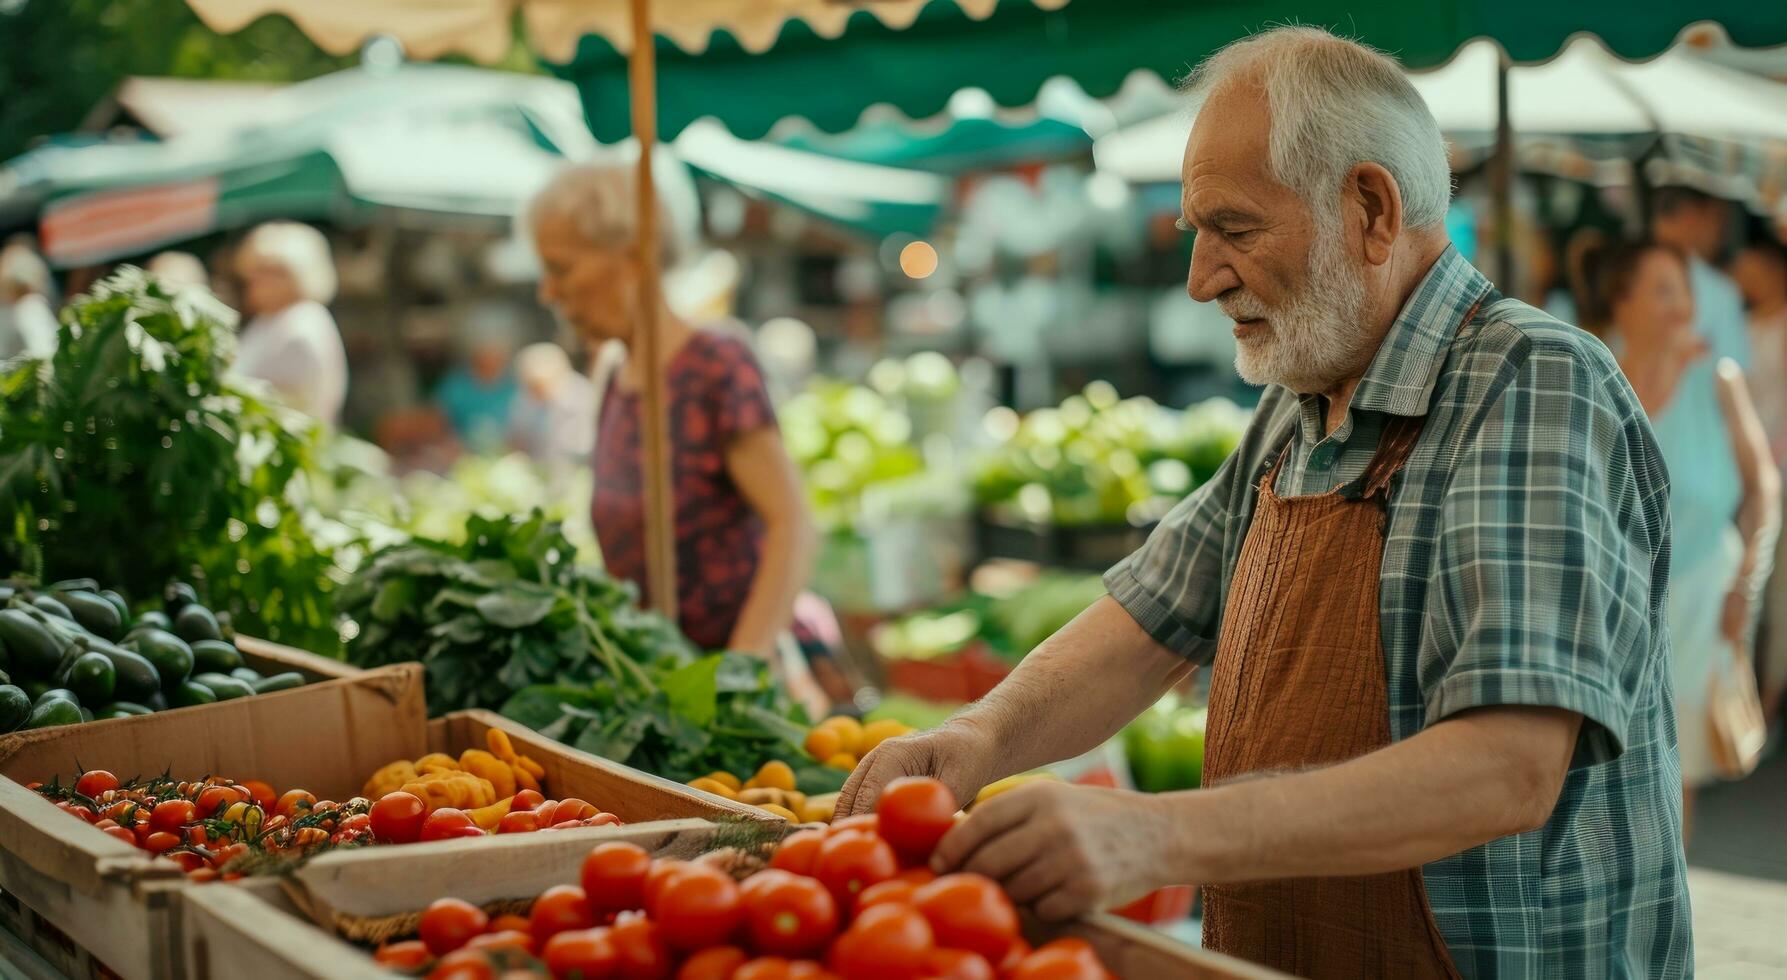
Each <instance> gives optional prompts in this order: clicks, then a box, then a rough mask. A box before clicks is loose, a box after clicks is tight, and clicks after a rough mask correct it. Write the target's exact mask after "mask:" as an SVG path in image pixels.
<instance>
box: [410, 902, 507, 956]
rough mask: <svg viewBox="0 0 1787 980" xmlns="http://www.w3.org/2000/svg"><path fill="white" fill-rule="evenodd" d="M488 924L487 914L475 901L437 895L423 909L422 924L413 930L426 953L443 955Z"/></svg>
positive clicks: (481, 930) (461, 944)
mask: <svg viewBox="0 0 1787 980" xmlns="http://www.w3.org/2000/svg"><path fill="white" fill-rule="evenodd" d="M488 925H490V916H488V915H485V914H484V910H483V909H481V908H479V907H477V906H476V905H473V904H472V903H470V902H467V901H465V900H463V899H458V898H437V899H435V900H434V901H433V902H432V903H430V904H429V906H428V908H427V909H425V910H423V912H422V925H421V926H420V927H419V928H418V929H417V930H416V932H417V934H419V935H420V936H421V937H422V942H423V943H424V944H426V945H427V946H428V951H429V952H430V953H433V954H434V955H436V956H445V955H447V954H448V953H451V952H452V951H454V950H456V949H458V948H459V947H461V946H464V945H465V944H466V942H467V941H468V940H470V939H471V938H472V937H473V936H476V935H477V934H478V933H481V932H483V931H484V927H485V926H488Z"/></svg>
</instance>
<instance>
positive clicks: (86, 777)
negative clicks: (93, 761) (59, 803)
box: [74, 769, 118, 800]
mask: <svg viewBox="0 0 1787 980" xmlns="http://www.w3.org/2000/svg"><path fill="white" fill-rule="evenodd" d="M117 788H118V777H117V776H114V775H112V774H111V773H109V772H106V771H105V770H104V769H89V770H87V771H86V772H84V773H81V778H79V779H77V780H75V781H74V791H75V792H77V793H79V794H81V795H82V796H85V797H86V798H88V799H90V800H91V799H95V798H97V797H98V796H99V794H101V793H108V792H110V791H112V790H115V789H117Z"/></svg>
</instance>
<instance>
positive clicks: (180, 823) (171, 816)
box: [149, 800, 199, 833]
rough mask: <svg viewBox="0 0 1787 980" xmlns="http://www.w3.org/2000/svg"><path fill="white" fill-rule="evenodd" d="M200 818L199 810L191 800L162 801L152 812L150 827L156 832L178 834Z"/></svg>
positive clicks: (150, 814)
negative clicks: (162, 831)
mask: <svg viewBox="0 0 1787 980" xmlns="http://www.w3.org/2000/svg"><path fill="white" fill-rule="evenodd" d="M198 818H199V814H198V808H196V807H194V806H193V805H192V801H191V800H162V801H161V802H160V803H157V804H155V809H154V810H151V811H150V813H149V826H150V827H153V828H154V829H156V830H165V831H168V832H169V833H178V832H179V831H180V830H181V829H182V828H184V827H185V826H186V825H187V824H189V823H192V822H193V821H194V820H197V819H198Z"/></svg>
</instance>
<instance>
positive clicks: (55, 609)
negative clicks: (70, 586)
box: [31, 595, 74, 623]
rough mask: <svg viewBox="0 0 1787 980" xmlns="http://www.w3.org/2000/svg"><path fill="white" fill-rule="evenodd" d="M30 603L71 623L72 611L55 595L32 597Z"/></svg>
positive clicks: (72, 619)
mask: <svg viewBox="0 0 1787 980" xmlns="http://www.w3.org/2000/svg"><path fill="white" fill-rule="evenodd" d="M31 604H32V605H33V606H36V607H37V608H39V609H42V610H43V611H44V612H47V613H49V614H50V615H52V616H58V617H61V618H62V619H66V620H68V621H69V622H71V623H72V622H74V613H72V612H70V611H69V609H68V607H67V606H65V605H63V604H62V602H61V601H60V600H58V599H57V598H56V597H55V596H47V595H40V596H38V597H37V598H35V599H32V600H31Z"/></svg>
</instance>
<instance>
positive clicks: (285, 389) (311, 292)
mask: <svg viewBox="0 0 1787 980" xmlns="http://www.w3.org/2000/svg"><path fill="white" fill-rule="evenodd" d="M236 273H237V275H238V276H239V277H240V278H241V280H242V305H243V312H244V313H246V314H248V315H249V316H250V317H251V318H252V319H250V320H249V321H248V326H246V327H244V328H243V330H242V338H241V343H240V347H239V349H238V351H237V354H236V370H237V371H238V372H239V373H241V374H243V375H246V376H248V377H251V378H260V379H261V380H263V381H266V382H267V383H269V384H271V385H272V386H273V388H274V389H275V390H277V391H278V392H279V395H280V397H281V398H282V399H283V400H284V401H285V403H286V404H287V405H289V406H291V407H292V408H295V409H298V410H299V411H301V412H303V413H305V414H306V415H309V416H311V417H313V418H315V419H317V420H318V421H320V422H323V423H325V424H327V425H334V424H335V423H336V421H337V420H338V419H339V417H340V415H341V404H342V402H343V401H344V400H345V399H346V398H347V351H346V350H345V349H344V348H343V347H342V344H341V331H340V330H339V329H337V328H336V326H335V318H334V317H333V316H331V315H330V313H329V309H328V307H327V306H325V305H324V304H326V303H328V302H329V301H331V300H333V299H334V298H335V260H334V257H333V256H332V255H331V254H330V252H329V243H328V241H327V240H326V239H324V238H323V234H322V232H320V231H317V230H316V229H315V228H312V227H310V226H309V225H303V224H298V223H297V222H294V221H273V222H268V223H267V224H264V225H261V226H259V227H257V228H255V229H254V230H253V231H251V232H249V233H248V237H247V238H246V239H244V240H243V242H242V247H241V248H240V249H238V250H237V253H236Z"/></svg>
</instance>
